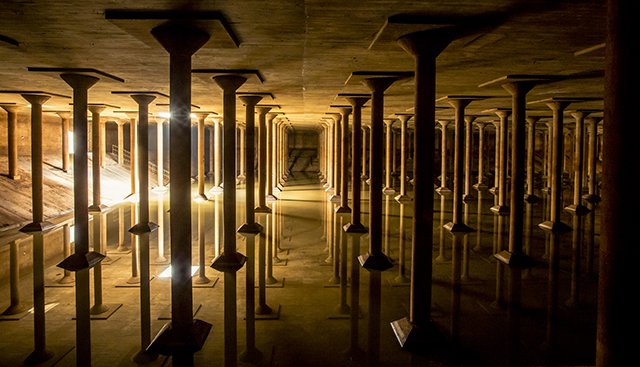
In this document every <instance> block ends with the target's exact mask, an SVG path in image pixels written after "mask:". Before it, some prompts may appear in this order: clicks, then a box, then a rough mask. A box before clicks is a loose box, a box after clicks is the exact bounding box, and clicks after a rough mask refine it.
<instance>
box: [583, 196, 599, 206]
mask: <svg viewBox="0 0 640 367" xmlns="http://www.w3.org/2000/svg"><path fill="white" fill-rule="evenodd" d="M582 198H583V199H584V200H586V201H587V202H588V203H591V204H596V203H599V202H600V196H598V195H596V194H585V195H583V196H582Z"/></svg>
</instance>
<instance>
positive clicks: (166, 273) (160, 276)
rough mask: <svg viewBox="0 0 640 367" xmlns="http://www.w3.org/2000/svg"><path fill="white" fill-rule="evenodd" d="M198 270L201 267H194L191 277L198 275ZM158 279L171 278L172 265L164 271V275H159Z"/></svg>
mask: <svg viewBox="0 0 640 367" xmlns="http://www.w3.org/2000/svg"><path fill="white" fill-rule="evenodd" d="M198 269H200V267H199V266H192V267H191V276H194V275H196V273H197V272H198ZM158 278H171V265H169V266H167V268H166V269H164V270H163V271H162V273H160V274H158Z"/></svg>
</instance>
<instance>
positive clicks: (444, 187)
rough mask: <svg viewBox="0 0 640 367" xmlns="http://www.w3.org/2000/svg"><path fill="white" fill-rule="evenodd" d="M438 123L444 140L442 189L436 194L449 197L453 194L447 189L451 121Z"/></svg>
mask: <svg viewBox="0 0 640 367" xmlns="http://www.w3.org/2000/svg"><path fill="white" fill-rule="evenodd" d="M438 123H439V124H440V131H441V133H442V139H440V187H438V188H437V189H436V192H437V193H438V194H440V195H447V194H450V193H451V190H450V189H449V188H448V187H447V125H449V121H446V120H439V121H438ZM414 166H415V163H414Z"/></svg>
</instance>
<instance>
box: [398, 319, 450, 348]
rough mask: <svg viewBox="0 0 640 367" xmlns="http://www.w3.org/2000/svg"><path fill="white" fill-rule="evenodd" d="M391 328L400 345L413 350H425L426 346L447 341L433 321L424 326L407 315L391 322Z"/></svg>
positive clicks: (434, 345)
mask: <svg viewBox="0 0 640 367" xmlns="http://www.w3.org/2000/svg"><path fill="white" fill-rule="evenodd" d="M391 328H392V329H393V333H394V334H395V336H396V338H397V339H398V343H400V346H401V347H402V348H403V349H407V350H411V351H416V352H418V351H425V348H428V347H436V346H437V345H441V344H442V343H443V342H444V341H445V338H444V335H442V333H441V332H440V330H438V328H437V327H436V326H435V325H434V324H433V323H432V322H429V323H428V324H427V325H426V326H424V327H422V326H418V325H416V324H413V323H411V321H409V319H408V318H406V317H405V318H402V319H400V320H396V321H393V322H391Z"/></svg>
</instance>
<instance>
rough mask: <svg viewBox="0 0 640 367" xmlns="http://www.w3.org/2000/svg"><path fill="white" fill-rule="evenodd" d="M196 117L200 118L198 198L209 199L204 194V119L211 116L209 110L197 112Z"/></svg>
mask: <svg viewBox="0 0 640 367" xmlns="http://www.w3.org/2000/svg"><path fill="white" fill-rule="evenodd" d="M195 115H196V118H197V119H198V157H197V158H196V160H197V162H198V199H199V200H208V199H207V196H206V195H205V194H204V182H205V178H204V176H205V173H204V120H206V118H207V116H209V113H208V112H197V113H196V114H195Z"/></svg>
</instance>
